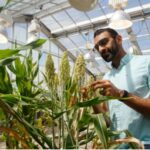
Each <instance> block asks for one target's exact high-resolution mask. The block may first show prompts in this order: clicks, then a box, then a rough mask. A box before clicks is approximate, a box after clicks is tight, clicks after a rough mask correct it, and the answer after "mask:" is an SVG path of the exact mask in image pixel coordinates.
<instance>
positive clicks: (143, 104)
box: [121, 93, 150, 118]
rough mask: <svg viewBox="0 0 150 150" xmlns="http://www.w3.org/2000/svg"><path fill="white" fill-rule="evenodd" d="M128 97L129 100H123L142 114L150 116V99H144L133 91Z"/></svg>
mask: <svg viewBox="0 0 150 150" xmlns="http://www.w3.org/2000/svg"><path fill="white" fill-rule="evenodd" d="M128 97H129V99H128V100H121V101H122V102H123V103H125V104H126V105H128V106H129V107H131V108H133V109H134V110H136V111H137V112H139V113H141V114H142V115H144V116H146V117H149V118H150V99H143V98H141V97H138V96H136V95H133V94H131V93H129V94H128Z"/></svg>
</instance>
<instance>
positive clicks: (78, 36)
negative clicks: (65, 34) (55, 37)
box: [69, 34, 86, 47]
mask: <svg viewBox="0 0 150 150" xmlns="http://www.w3.org/2000/svg"><path fill="white" fill-rule="evenodd" d="M69 38H70V39H71V40H73V41H74V42H75V43H76V45H77V46H78V47H81V46H82V45H83V44H84V43H85V42H86V41H85V39H84V38H83V36H82V35H81V34H74V35H70V36H69Z"/></svg>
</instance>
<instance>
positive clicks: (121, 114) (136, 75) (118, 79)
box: [104, 54, 150, 143]
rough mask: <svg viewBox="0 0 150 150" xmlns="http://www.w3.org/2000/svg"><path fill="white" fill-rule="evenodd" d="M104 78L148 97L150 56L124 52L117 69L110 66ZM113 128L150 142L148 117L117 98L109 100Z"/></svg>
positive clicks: (129, 90)
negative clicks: (110, 68) (126, 131)
mask: <svg viewBox="0 0 150 150" xmlns="http://www.w3.org/2000/svg"><path fill="white" fill-rule="evenodd" d="M104 79H108V80H110V81H111V82H112V83H113V84H114V85H115V86H116V87H117V88H119V89H122V90H127V91H128V92H130V93H133V94H134V95H137V96H139V97H142V98H144V99H148V98H150V56H149V55H142V56H141V55H131V54H126V55H125V56H124V57H123V58H122V59H121V62H120V65H119V67H118V68H117V69H115V68H112V70H111V71H110V72H108V73H107V74H106V75H105V76H104ZM108 105H109V110H110V117H111V121H112V122H113V123H112V125H113V126H112V128H113V129H114V130H126V129H127V130H129V131H130V132H131V134H132V135H133V136H134V137H136V138H138V139H140V140H141V141H144V142H148V141H149V143H150V118H147V117H145V116H143V115H142V114H140V113H139V112H137V111H135V110H134V109H132V108H131V107H129V106H127V105H126V104H124V103H123V102H121V101H119V100H112V101H109V104H108Z"/></svg>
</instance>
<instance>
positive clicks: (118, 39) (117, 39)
mask: <svg viewBox="0 0 150 150" xmlns="http://www.w3.org/2000/svg"><path fill="white" fill-rule="evenodd" d="M116 41H117V43H118V44H119V45H121V44H122V36H121V35H117V37H116Z"/></svg>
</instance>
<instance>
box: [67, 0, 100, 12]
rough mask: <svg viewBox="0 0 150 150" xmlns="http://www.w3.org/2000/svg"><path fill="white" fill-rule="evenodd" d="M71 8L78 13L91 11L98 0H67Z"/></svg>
mask: <svg viewBox="0 0 150 150" xmlns="http://www.w3.org/2000/svg"><path fill="white" fill-rule="evenodd" d="M68 1H69V3H70V4H71V6H72V7H74V8H76V9H78V10H80V11H89V10H92V9H93V8H94V7H95V6H96V5H97V3H98V0H68Z"/></svg>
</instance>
